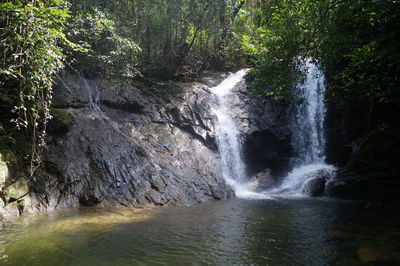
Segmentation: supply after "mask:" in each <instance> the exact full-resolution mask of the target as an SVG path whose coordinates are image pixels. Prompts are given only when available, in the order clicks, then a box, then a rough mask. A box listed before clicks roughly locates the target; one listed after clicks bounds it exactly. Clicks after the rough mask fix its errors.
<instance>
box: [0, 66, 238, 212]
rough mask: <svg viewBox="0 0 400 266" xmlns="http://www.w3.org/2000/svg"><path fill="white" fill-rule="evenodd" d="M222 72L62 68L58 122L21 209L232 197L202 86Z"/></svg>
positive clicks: (209, 101)
mask: <svg viewBox="0 0 400 266" xmlns="http://www.w3.org/2000/svg"><path fill="white" fill-rule="evenodd" d="M224 76H225V74H218V75H214V76H213V77H212V78H208V79H201V80H199V81H198V82H191V83H178V82H175V83H172V82H171V83H168V82H167V83H159V84H146V83H143V82H141V83H139V82H138V83H122V82H121V83H116V82H115V81H114V82H110V81H107V80H105V79H100V78H99V79H96V80H89V79H85V78H83V77H78V76H76V75H72V74H68V73H66V74H65V76H64V77H63V82H60V83H59V85H58V86H57V87H56V88H55V91H54V95H55V97H54V102H53V106H54V108H56V109H55V111H56V112H54V113H55V115H56V119H57V121H53V122H52V125H51V126H52V127H51V128H52V130H51V131H50V133H51V134H50V136H49V137H48V147H47V151H46V155H45V161H44V163H43V164H42V167H41V169H39V170H38V171H37V178H36V179H35V180H34V181H33V183H32V184H29V188H30V193H29V195H30V198H32V199H33V200H32V201H31V202H30V203H29V204H27V205H26V206H25V212H30V211H35V210H38V209H52V208H60V207H68V206H77V205H87V206H92V205H101V206H109V205H122V206H132V205H143V204H154V205H166V204H177V205H191V204H194V203H197V202H202V201H206V200H213V199H218V200H219V199H228V198H232V197H234V196H235V194H234V191H233V190H232V189H231V188H230V187H229V186H227V185H226V184H225V181H224V179H223V178H222V175H221V171H220V164H219V158H218V151H217V147H216V144H215V141H214V139H215V137H214V122H213V114H212V110H211V105H212V104H213V101H214V98H213V96H212V94H211V93H210V92H209V86H212V85H214V84H216V83H218V82H220V81H221V80H222V79H223V78H224ZM2 172H4V171H3V168H2ZM2 176H3V174H2ZM2 176H1V180H2V179H4V178H3V177H2ZM1 180H0V181H1Z"/></svg>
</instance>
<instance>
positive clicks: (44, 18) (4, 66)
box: [0, 0, 74, 166]
mask: <svg viewBox="0 0 400 266" xmlns="http://www.w3.org/2000/svg"><path fill="white" fill-rule="evenodd" d="M0 12H1V13H0V25H1V40H0V50H1V51H3V52H2V56H3V57H2V60H0V95H2V100H4V99H7V101H5V102H2V103H1V104H2V105H3V104H4V105H5V106H6V108H7V109H8V110H7V111H8V112H6V113H5V115H4V118H5V119H7V121H3V123H4V125H5V126H6V128H7V129H8V130H11V127H12V125H10V123H9V122H10V120H11V122H12V123H13V124H14V125H15V126H16V128H17V129H23V128H25V129H26V132H27V135H28V136H31V137H32V144H33V145H32V160H33V165H32V166H34V165H35V164H36V163H39V162H40V158H41V152H42V148H41V147H42V146H43V145H44V137H45V132H46V124H47V120H48V119H49V117H50V116H49V106H50V103H51V95H52V83H53V78H54V77H55V75H56V73H57V72H58V71H59V70H60V69H61V68H62V67H63V61H64V55H63V51H62V48H61V47H60V45H59V44H60V43H63V44H64V45H65V46H70V47H73V46H74V45H73V44H72V43H71V42H70V41H68V40H67V38H66V37H65V35H64V33H63V29H64V28H63V25H64V24H65V21H66V19H67V18H68V17H69V12H68V9H67V8H65V7H64V2H63V1H61V0H49V1H46V2H44V1H7V2H3V3H1V4H0ZM10 105H12V107H11V106H10ZM2 116H3V115H2Z"/></svg>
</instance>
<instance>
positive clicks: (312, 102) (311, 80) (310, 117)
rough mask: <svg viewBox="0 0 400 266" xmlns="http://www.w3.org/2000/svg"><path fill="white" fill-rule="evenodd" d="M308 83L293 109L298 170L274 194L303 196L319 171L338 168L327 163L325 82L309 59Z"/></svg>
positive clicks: (307, 68)
mask: <svg viewBox="0 0 400 266" xmlns="http://www.w3.org/2000/svg"><path fill="white" fill-rule="evenodd" d="M304 70H305V71H307V74H306V78H305V82H304V83H303V84H302V85H301V86H299V88H298V90H299V93H297V94H296V95H295V99H294V101H293V103H292V106H291V121H290V124H289V126H290V128H291V130H292V147H293V149H294V151H295V152H296V154H297V156H296V158H294V159H293V161H292V166H293V167H294V168H293V169H292V171H291V172H290V173H289V174H288V175H287V176H286V177H285V179H284V180H283V182H282V184H281V185H280V186H279V187H278V188H275V189H273V190H272V191H271V193H273V194H281V195H282V194H287V195H301V194H302V192H303V187H304V184H305V183H306V181H307V180H309V179H313V178H316V177H317V176H316V175H317V173H318V171H324V172H325V173H327V172H328V173H329V172H331V174H333V171H334V170H335V168H334V167H333V166H331V165H328V164H326V163H325V156H324V152H325V142H326V140H325V132H324V120H325V112H326V107H325V104H324V92H325V84H324V83H325V79H324V75H323V74H322V73H321V71H320V70H319V68H318V67H317V66H316V65H315V64H313V63H311V62H310V61H309V60H307V61H306V63H305V69H304Z"/></svg>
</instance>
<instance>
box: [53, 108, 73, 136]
mask: <svg viewBox="0 0 400 266" xmlns="http://www.w3.org/2000/svg"><path fill="white" fill-rule="evenodd" d="M51 115H52V116H53V119H51V120H50V121H49V124H48V127H47V132H48V133H49V134H51V135H55V134H63V133H66V132H67V131H68V130H69V128H70V127H71V125H72V123H73V120H74V119H73V117H72V115H71V114H70V113H68V112H67V111H66V110H64V109H58V108H54V109H52V110H51Z"/></svg>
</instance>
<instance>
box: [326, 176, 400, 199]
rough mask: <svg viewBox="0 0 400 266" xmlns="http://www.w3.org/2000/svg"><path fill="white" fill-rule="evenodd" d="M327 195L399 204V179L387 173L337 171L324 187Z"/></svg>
mask: <svg viewBox="0 0 400 266" xmlns="http://www.w3.org/2000/svg"><path fill="white" fill-rule="evenodd" d="M326 193H327V195H328V196H331V197H336V198H342V199H359V200H371V201H380V202H390V203H392V204H400V181H399V179H398V176H396V175H391V174H388V173H382V172H380V173H368V174H363V175H361V174H359V173H356V172H353V171H349V170H343V169H342V170H340V171H338V173H337V175H336V177H335V178H334V179H332V180H331V181H330V182H329V183H328V184H327V188H326Z"/></svg>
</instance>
